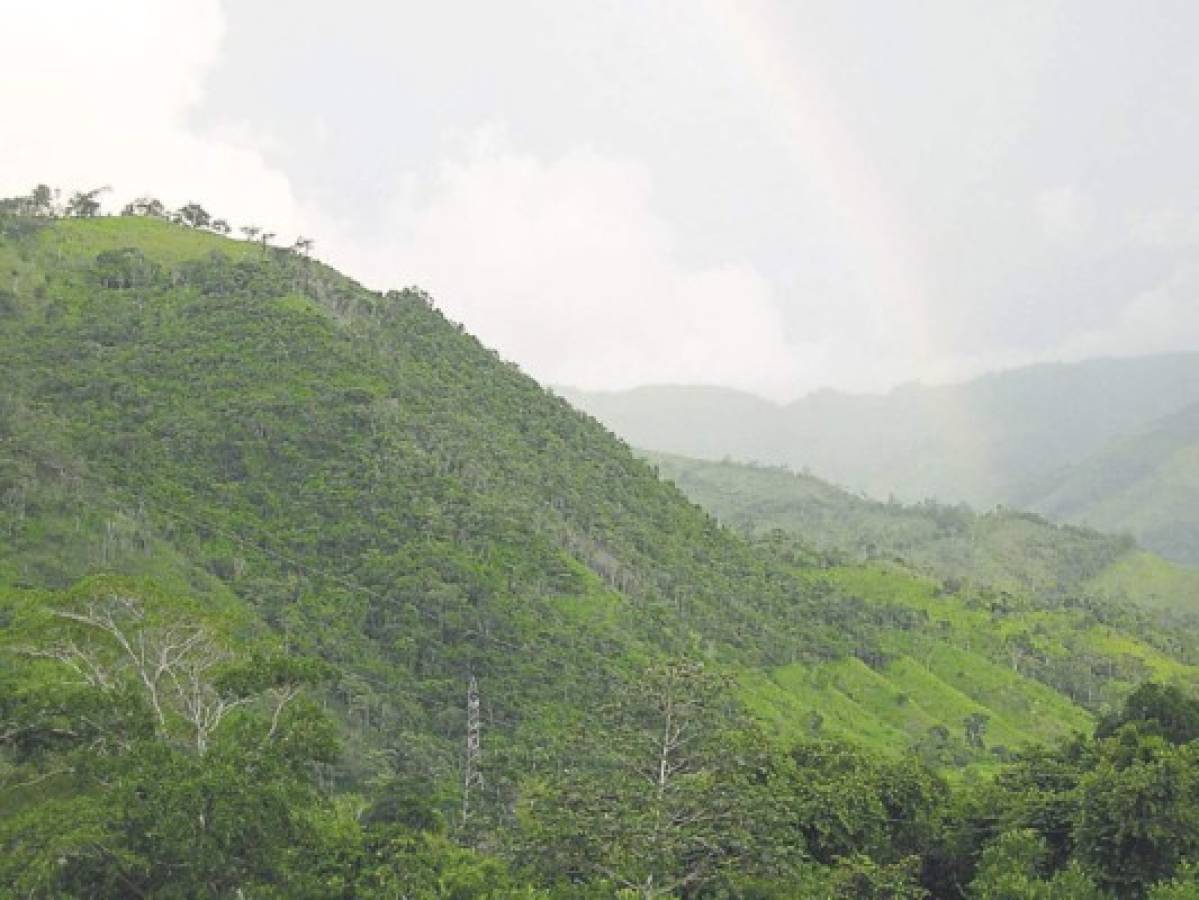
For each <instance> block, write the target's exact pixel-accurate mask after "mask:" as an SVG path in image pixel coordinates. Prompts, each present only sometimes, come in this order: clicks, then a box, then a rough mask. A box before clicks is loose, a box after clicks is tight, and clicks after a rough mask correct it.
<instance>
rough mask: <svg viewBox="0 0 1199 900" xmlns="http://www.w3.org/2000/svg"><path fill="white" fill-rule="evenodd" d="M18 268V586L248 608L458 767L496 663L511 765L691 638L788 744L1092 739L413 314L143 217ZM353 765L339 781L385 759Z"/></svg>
mask: <svg viewBox="0 0 1199 900" xmlns="http://www.w3.org/2000/svg"><path fill="white" fill-rule="evenodd" d="M130 246H134V247H136V248H137V249H138V250H139V251H140V252H141V254H142V255H143V256H144V257H145V259H147V260H148V261H149V262H150V263H153V264H156V265H157V267H158V268H157V269H156V270H154V272H152V273H151V275H148V276H146V277H147V279H148V280H147V281H146V282H145V283H144V284H140V285H139V286H135V287H132V288H123V289H109V288H104V287H102V286H101V285H100V284H99V283H98V282H97V280H96V274H95V265H96V264H95V262H94V260H95V257H96V255H97V254H99V253H102V252H104V251H111V250H120V249H121V248H124V247H130ZM214 249H215V250H219V252H220V253H221V254H222V258H221V259H215V260H214V259H209V258H208V254H209V253H210V252H211V251H213V250H214ZM0 265H3V266H5V267H7V269H8V270H9V271H10V272H11V273H12V274H13V275H14V277H13V279H12V282H13V284H14V290H13V292H12V298H11V299H12V300H13V301H14V302H10V303H9V305H8V307H7V308H6V311H4V312H3V313H0V314H3V315H4V316H5V319H4V327H3V329H0V345H2V346H0V359H2V360H3V363H2V365H3V371H2V372H0V374H3V376H4V377H5V383H6V384H8V385H11V389H10V391H9V392H7V393H6V394H5V396H4V397H3V398H0V439H2V441H3V444H2V446H0V450H2V452H0V481H2V483H0V495H3V496H4V497H5V504H4V505H3V507H2V508H0V532H2V533H3V534H4V535H5V540H4V541H2V542H0V584H2V583H7V584H9V585H20V584H24V585H29V586H34V587H41V586H63V585H67V584H69V583H71V582H72V581H74V580H75V579H77V578H78V577H80V576H82V575H84V574H87V573H89V572H91V571H95V570H97V569H111V570H118V571H124V572H130V573H134V574H144V575H150V576H153V577H154V578H156V579H159V580H161V581H163V582H164V583H165V584H166V585H168V586H169V587H170V588H171V589H173V590H178V591H180V592H187V593H189V594H192V595H194V596H197V597H200V598H201V599H204V598H208V600H209V601H210V602H221V603H237V604H241V605H242V607H244V609H245V610H247V611H248V612H247V614H249V615H253V616H255V617H257V618H259V619H261V621H263V622H265V623H267V625H269V627H271V628H272V629H274V630H276V631H277V632H280V633H282V634H284V635H285V636H286V639H287V640H288V642H289V644H290V646H292V647H293V649H295V650H296V651H297V652H305V653H314V654H318V655H321V656H324V657H327V658H329V659H331V660H332V661H333V662H335V663H337V664H338V665H339V666H340V667H341V669H342V672H343V675H342V678H341V680H340V682H339V683H338V684H337V685H336V686H335V688H334V690H333V693H332V695H331V697H330V700H331V702H332V703H333V704H334V706H335V708H337V709H339V710H340V711H341V712H342V714H343V717H344V718H345V721H346V722H347V727H349V728H350V729H351V732H352V734H353V736H354V741H353V742H352V746H353V747H361V748H368V747H374V748H377V749H379V750H383V751H387V752H388V753H390V754H392V757H391V758H399V759H400V760H401V762H400V763H399V765H400V766H401V767H402V766H406V765H411V766H413V767H419V768H421V769H424V770H432V771H442V772H445V773H447V774H449V773H452V771H453V764H454V758H455V755H456V747H457V744H458V739H459V736H460V735H459V729H460V717H461V711H460V706H461V698H460V695H461V685H462V681H463V678H464V677H465V673H466V672H467V671H471V670H473V671H475V672H476V673H478V674H479V675H480V679H481V683H482V685H483V689H484V693H485V701H484V702H485V706H486V708H487V714H488V716H489V721H492V722H494V723H496V724H495V725H494V726H493V727H494V730H493V732H492V735H493V737H492V745H491V746H492V751H493V753H494V754H495V756H496V757H502V758H504V759H505V760H506V761H507V762H505V765H510V766H511V767H512V769H513V770H519V769H520V768H521V767H522V766H527V765H530V764H532V763H530V762H529V760H530V759H534V758H536V757H537V753H538V752H539V751H538V747H539V746H540V745H541V744H543V743H544V742H545V741H546V740H547V739H548V738H549V737H550V736H551V733H550V732H549V731H547V729H552V728H554V727H556V726H555V724H554V723H556V722H558V721H560V720H561V719H562V718H564V717H568V716H569V715H571V714H572V713H574V712H578V711H579V710H580V708H583V707H585V706H586V705H587V704H588V703H591V702H595V701H597V700H598V699H601V698H602V697H603V695H604V692H605V690H606V689H607V687H608V685H610V684H611V682H612V681H613V680H614V679H618V678H621V677H623V676H624V675H625V674H626V673H628V672H630V671H633V670H634V669H635V668H636V666H637V665H639V664H640V663H641V662H643V661H644V660H646V659H648V658H651V657H654V656H657V655H661V654H665V653H677V652H683V651H686V650H690V651H692V652H696V651H698V652H704V653H707V654H708V655H709V656H710V658H711V659H712V660H713V662H714V663H716V664H719V665H722V666H724V667H727V668H729V669H730V670H732V671H734V672H736V673H740V676H741V677H742V679H743V682H742V683H743V684H744V685H745V696H746V697H747V699H748V700H749V702H750V703H751V705H752V706H753V708H755V709H757V710H759V711H760V712H761V713H762V714H763V715H764V716H766V717H767V718H770V719H772V720H773V721H775V722H776V723H777V725H778V728H779V731H780V733H782V734H784V735H789V736H795V735H797V734H799V733H801V731H802V730H803V729H806V728H807V727H808V725H807V724H806V723H807V712H808V711H810V710H811V709H812V708H814V707H818V708H819V709H820V711H821V713H822V715H824V716H825V718H826V720H827V722H828V726H827V727H828V728H829V729H830V730H831V731H834V732H839V733H843V734H845V735H847V736H851V737H854V738H855V739H858V740H861V741H864V742H867V743H872V744H875V745H878V746H883V745H886V746H888V747H890V748H891V749H897V748H900V747H902V746H904V745H905V743H906V742H907V741H909V740H913V739H915V740H919V739H921V738H922V737H923V736H924V735H926V734H927V731H928V728H929V727H932V724H941V725H944V727H945V728H947V729H949V730H951V731H953V732H955V733H956V732H957V731H959V730H960V726H961V718H962V716H963V715H964V714H967V711H981V710H983V709H984V708H985V709H986V710H987V711H988V712H989V714H990V715H991V716H992V718H993V725H992V733H991V738H990V739H991V740H992V742H1000V739H1001V738H1002V741H1010V742H1012V743H1016V742H1018V741H1019V740H1022V739H1024V738H1034V737H1045V736H1050V735H1051V734H1054V733H1057V732H1058V731H1059V730H1060V729H1062V728H1068V727H1074V726H1075V725H1079V724H1082V723H1085V721H1086V720H1087V714H1086V713H1085V712H1083V711H1082V710H1081V709H1080V708H1079V707H1078V706H1076V705H1074V704H1072V703H1070V702H1069V701H1068V700H1066V699H1065V698H1064V697H1062V696H1061V695H1060V694H1052V693H1050V692H1048V689H1047V688H1045V687H1043V686H1042V685H1041V684H1038V683H1037V682H1036V681H1034V680H1032V679H1030V678H1026V677H1024V676H1023V675H1020V674H1017V673H1016V672H1012V671H1010V670H1009V669H1005V668H1003V667H1002V666H998V665H996V664H995V663H994V662H993V661H992V660H991V659H990V657H989V656H988V655H987V654H985V653H978V652H975V651H973V650H969V649H966V648H965V647H964V646H959V645H960V644H961V643H962V642H961V641H959V640H957V639H956V638H954V639H952V640H950V639H946V638H945V637H944V636H942V635H939V634H935V633H929V634H924V633H921V632H920V631H919V629H916V630H908V631H895V630H893V629H891V628H890V627H889V626H888V624H887V623H888V622H889V621H890V619H892V618H894V616H895V615H896V614H897V613H896V610H897V609H898V610H899V611H900V612H903V611H904V610H908V611H911V610H919V609H921V608H922V604H925V605H927V604H932V603H933V600H934V599H935V598H931V595H930V594H929V593H928V591H924V589H923V588H922V589H921V590H917V589H916V587H914V585H915V584H916V582H914V581H912V578H911V576H910V575H901V574H898V573H891V572H882V571H881V570H880V571H879V572H873V571H872V572H866V571H864V570H857V569H853V568H849V569H843V570H838V571H835V572H832V573H828V572H820V573H811V572H798V573H796V572H792V571H790V570H789V568H788V567H787V566H785V565H782V564H780V563H777V562H773V561H771V560H770V559H768V558H765V557H763V556H762V555H761V554H759V553H757V552H755V551H754V550H752V549H751V548H750V547H748V546H747V545H746V544H745V543H744V542H742V541H741V540H739V539H738V538H737V537H735V536H733V535H732V534H730V533H728V532H726V531H724V530H722V529H720V528H719V527H717V525H716V524H715V523H714V522H713V521H712V520H711V519H710V518H709V517H708V516H707V515H705V514H704V513H703V512H701V511H700V510H699V509H697V508H696V507H694V506H693V505H691V504H690V503H689V502H687V501H686V500H685V499H684V498H683V497H682V496H681V495H680V494H679V493H678V492H677V491H676V490H675V489H673V488H672V487H670V486H667V485H663V484H661V483H660V482H659V481H658V480H657V479H656V477H655V475H654V473H653V471H652V470H651V469H650V468H649V467H648V466H645V465H644V464H642V463H641V462H639V461H638V460H637V459H635V458H634V457H633V455H632V454H631V453H630V452H629V451H628V450H627V448H626V447H624V446H623V445H622V444H620V443H619V442H617V441H615V440H613V439H612V438H611V436H610V435H608V434H607V433H606V432H605V431H604V429H603V428H602V427H600V426H599V425H598V424H597V423H595V422H593V421H591V420H589V419H587V418H585V417H582V416H579V415H578V414H576V413H575V412H574V411H573V410H571V409H569V408H568V407H567V406H566V405H565V404H564V403H562V402H560V401H558V400H557V399H556V398H554V397H552V396H551V395H549V394H547V393H546V392H544V391H542V390H541V389H540V388H539V387H538V386H537V385H536V384H534V383H533V382H532V381H531V380H529V379H527V378H525V377H524V376H522V375H521V374H520V373H519V372H517V371H516V370H515V369H514V368H513V367H511V366H509V365H507V364H505V363H504V362H503V361H501V360H499V359H498V358H497V357H495V355H494V354H492V353H490V352H489V351H487V350H486V349H485V348H483V347H481V346H480V345H478V344H477V342H475V341H474V340H473V339H471V338H469V336H466V335H464V334H463V333H462V332H461V330H460V329H458V328H457V327H455V326H453V325H452V324H450V323H448V322H446V321H445V320H444V319H442V318H441V317H440V316H439V315H438V314H437V313H436V312H435V311H433V310H431V309H429V308H428V307H427V306H426V305H425V303H424V302H423V299H422V298H421V297H419V296H417V295H412V294H400V295H390V296H388V297H381V296H379V295H376V294H372V293H370V292H367V291H364V290H362V289H361V288H358V287H357V286H355V285H353V284H352V283H350V282H348V281H346V280H344V279H342V278H340V277H339V276H337V275H336V274H335V273H332V272H331V271H329V270H326V269H324V268H323V267H320V266H318V265H315V264H314V265H312V266H306V265H305V264H304V263H303V262H302V261H300V260H297V259H295V258H293V257H288V256H286V255H283V254H275V253H271V254H267V255H264V254H263V253H262V251H261V250H260V249H259V248H257V247H254V246H250V245H247V244H244V243H239V242H234V241H229V240H225V239H221V238H217V237H215V236H212V235H208V234H203V233H197V232H194V231H188V230H186V229H182V228H179V227H175V226H169V225H166V224H164V223H161V222H155V221H148V220H130V219H102V220H94V221H70V222H62V223H58V224H56V225H54V226H52V227H50V228H47V229H45V230H42V231H41V232H39V233H37V234H36V235H34V236H32V237H27V238H24V239H22V240H20V241H17V240H13V239H9V240H0ZM151 268H153V267H151ZM139 277H140V276H139ZM922 591H923V592H922ZM855 598H863V599H861V600H855ZM937 603H938V604H939V605H938V606H937V610H938V615H943V616H947V617H951V618H952V617H953V616H955V615H965V612H963V610H965V607H964V606H963V604H962V603H961V601H959V600H957V599H954V598H950V597H946V598H942V599H940V600H938V601H937ZM972 615H973V614H972ZM975 624H977V625H978V627H980V628H982V627H985V625H984V623H982V622H981V621H980V622H978V623H975V622H974V620H973V619H971V620H970V625H971V627H972V628H973V627H974V625H975ZM1108 639H1109V640H1110V637H1109V638H1108ZM1128 640H1130V641H1132V642H1133V644H1136V641H1135V639H1132V638H1129V639H1128ZM1126 650H1127V647H1125V646H1123V645H1122V646H1121V647H1120V650H1119V652H1121V653H1123V652H1125V651H1126ZM858 651H867V652H869V653H872V654H875V655H878V654H886V655H887V656H888V659H889V661H888V662H887V663H886V665H884V666H881V667H879V666H876V667H875V668H874V669H872V668H870V667H867V666H866V665H865V664H863V663H862V662H861V661H860V660H859V659H857V658H854V657H853V656H852V655H850V654H851V652H858ZM1179 672H1181V673H1182V674H1184V675H1186V674H1188V672H1189V670H1185V669H1180V670H1179ZM1113 683H1114V684H1117V686H1119V684H1120V682H1119V680H1118V679H1115V680H1114V681H1113ZM901 694H902V695H904V696H906V698H907V699H904V700H900V699H898V697H899V696H900V695H901ZM1046 709H1050V710H1052V715H1049V716H1046V715H1045V710H1046ZM1059 726H1060V727H1059ZM351 756H352V757H353V758H352V759H350V760H349V761H348V763H347V765H348V768H349V770H350V771H348V772H347V773H346V777H361V776H364V775H365V774H367V773H369V771H370V770H371V767H372V766H375V765H377V764H378V763H377V761H376V762H372V761H371V758H370V757H368V756H367V754H366V753H365V752H361V753H357V755H355V754H351ZM375 759H376V760H377V759H378V757H376V758H375ZM522 760H524V762H522ZM510 774H511V773H497V776H498V777H499V779H501V780H502V778H503V777H507V775H510Z"/></svg>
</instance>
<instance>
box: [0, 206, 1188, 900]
mask: <svg viewBox="0 0 1199 900" xmlns="http://www.w3.org/2000/svg"><path fill="white" fill-rule="evenodd" d="M99 213H100V207H99V203H98V200H97V197H96V196H95V192H93V194H91V195H89V194H82V193H81V194H78V195H76V196H75V197H73V198H71V200H70V202H69V203H68V204H66V205H65V206H64V207H60V206H59V205H58V204H57V202H56V201H55V199H54V195H53V193H52V192H50V191H49V190H44V189H38V190H35V191H34V192H33V193H32V194H31V195H30V196H28V197H22V198H13V199H11V200H8V201H0V276H2V277H0V375H2V383H3V385H4V390H3V392H2V393H0V535H3V540H0V624H2V626H3V627H2V629H0V896H11V897H14V898H15V897H61V896H67V897H72V896H74V897H128V896H135V897H136V896H143V897H150V896H153V897H193V896H213V897H224V896H230V897H233V896H244V897H589V896H590V897H614V896H625V897H647V898H648V897H661V896H683V897H697V898H698V897H745V898H750V897H754V898H772V897H777V898H784V897H846V898H850V897H879V898H884V897H887V898H903V897H928V896H932V897H947V898H955V897H986V898H1005V897H1012V898H1016V897H1046V898H1081V897H1153V898H1157V900H1162V898H1175V897H1190V896H1197V895H1199V893H1197V892H1199V881H1197V879H1199V868H1197V867H1199V765H1197V763H1199V744H1197V743H1196V742H1195V741H1196V739H1197V738H1199V701H1196V699H1195V693H1196V688H1197V686H1199V655H1197V654H1196V651H1195V649H1194V648H1195V646H1196V644H1195V640H1194V639H1195V636H1196V634H1197V631H1196V629H1195V627H1194V625H1193V623H1192V622H1191V620H1190V618H1189V616H1188V615H1187V611H1188V607H1187V604H1186V603H1183V602H1177V603H1175V602H1171V603H1170V604H1168V607H1169V608H1168V609H1163V604H1161V603H1155V602H1149V600H1148V599H1146V598H1147V595H1146V596H1142V595H1139V594H1136V592H1133V593H1132V594H1129V593H1128V592H1124V593H1111V592H1109V593H1104V592H1101V591H1096V590H1093V589H1092V586H1091V585H1090V584H1089V582H1088V578H1087V577H1083V576H1084V575H1087V574H1088V573H1090V572H1091V570H1092V569H1095V571H1096V572H1098V571H1099V570H1100V569H1103V567H1104V566H1107V565H1109V564H1110V563H1114V562H1117V561H1118V560H1117V557H1120V556H1121V555H1122V554H1126V553H1127V552H1129V550H1130V548H1129V547H1128V546H1127V543H1126V542H1123V541H1120V540H1112V539H1102V538H1099V537H1098V536H1094V537H1091V536H1085V537H1083V538H1079V539H1078V540H1077V541H1073V539H1071V541H1073V543H1071V547H1072V548H1073V549H1072V550H1071V551H1070V552H1068V553H1063V555H1062V558H1061V559H1060V560H1056V559H1055V558H1053V557H1050V556H1047V557H1045V558H1044V559H1042V560H1041V563H1040V564H1041V566H1042V567H1043V572H1044V578H1043V579H1042V578H1040V577H1038V579H1036V580H1035V581H1023V582H1022V581H1020V580H1018V579H1009V580H1002V579H996V578H992V577H990V574H989V573H984V572H981V571H979V572H975V573H973V577H970V576H971V574H972V573H971V571H965V570H964V571H955V572H949V571H947V570H941V569H938V568H936V567H934V566H929V565H921V564H920V563H921V560H919V559H915V558H899V559H896V558H894V557H895V556H899V554H892V555H888V554H885V553H870V554H863V553H861V552H860V550H861V548H860V546H859V545H858V544H855V543H854V542H853V541H852V540H848V539H847V541H846V543H847V546H845V547H842V548H838V547H836V546H834V545H833V544H831V543H829V544H822V543H820V542H818V541H813V540H811V539H810V538H808V537H805V535H804V534H803V533H802V531H801V530H798V529H792V530H790V531H787V530H778V529H774V528H773V524H778V523H772V527H771V528H759V527H757V526H756V524H755V523H754V522H752V521H751V522H746V523H736V527H733V528H729V527H726V526H725V525H722V524H721V523H720V521H719V520H718V518H717V516H716V515H713V514H712V513H711V512H708V511H706V510H705V509H703V508H701V507H700V506H697V505H696V504H695V503H693V502H692V501H691V500H689V499H688V498H687V497H686V496H685V495H684V493H683V492H681V491H680V490H679V489H678V488H676V487H675V486H674V485H672V484H671V483H669V482H668V481H665V480H662V479H661V478H659V476H658V472H657V471H656V470H655V468H654V466H653V465H651V464H650V463H647V462H645V461H643V460H641V459H640V458H638V457H637V456H636V455H635V454H634V453H633V451H631V450H630V449H629V447H628V446H626V445H625V444H624V443H622V442H621V441H620V440H618V439H617V438H615V437H614V436H613V435H612V434H610V433H609V432H608V431H607V430H606V429H605V428H604V427H603V426H601V425H600V424H599V423H597V422H596V421H595V420H593V419H591V418H589V417H587V416H586V415H583V414H581V413H579V412H577V411H575V410H574V409H573V408H571V407H570V406H569V405H568V404H567V403H566V402H565V401H563V400H562V399H560V398H558V397H557V396H555V395H554V394H552V393H551V392H549V391H547V390H545V389H543V388H542V387H540V386H539V385H538V384H536V382H534V381H533V380H531V379H529V378H528V377H526V376H525V375H523V374H522V373H521V372H520V371H519V370H518V369H517V368H516V367H514V366H513V365H511V364H510V363H508V362H506V361H504V360H503V359H501V358H499V357H498V356H497V355H496V354H495V353H493V352H491V351H489V350H488V349H487V348H485V347H484V346H482V345H481V344H479V343H478V342H477V341H476V340H475V339H473V338H472V337H471V336H470V335H468V334H466V333H465V332H464V331H463V329H462V328H461V327H460V326H458V325H456V324H454V323H452V322H450V321H448V320H447V319H446V318H444V317H443V316H442V315H441V314H440V313H439V312H438V311H437V310H436V308H435V306H434V303H433V300H432V298H430V297H429V296H428V295H426V294H424V293H423V292H421V291H420V290H417V289H413V288H409V289H405V290H399V291H390V292H387V293H378V292H374V291H370V290H367V289H365V288H363V287H361V286H359V285H357V284H355V283H354V282H352V281H350V280H349V279H347V278H345V277H343V276H341V275H339V274H338V273H336V272H334V271H333V270H331V269H329V268H328V267H326V266H324V265H322V264H321V263H320V262H318V261H317V260H316V259H315V258H314V257H313V254H312V252H311V251H312V249H313V245H312V243H311V242H310V241H306V240H304V239H300V240H297V241H296V243H295V244H293V245H291V246H290V247H277V246H274V245H273V244H272V242H271V239H272V238H273V237H274V236H273V235H269V233H266V232H264V231H263V230H262V229H259V228H251V227H246V228H243V229H242V230H241V231H242V234H243V236H244V237H245V240H234V239H231V238H230V237H228V236H227V235H228V234H229V232H231V230H232V229H231V228H230V226H229V225H228V224H226V223H225V222H223V221H222V220H220V219H219V218H217V217H216V216H213V215H210V214H209V213H208V212H207V211H206V210H204V209H203V208H202V207H200V206H199V205H198V204H189V205H188V206H187V207H184V209H182V210H179V211H176V212H171V211H168V210H165V209H164V208H163V207H162V205H161V204H157V203H156V202H153V201H151V200H150V199H147V200H145V201H143V202H139V203H137V204H131V205H130V207H129V208H127V209H125V210H124V211H123V214H122V215H120V216H102V215H99ZM946 515H948V513H946ZM946 527H947V528H950V530H952V528H953V527H957V526H952V525H947V526H946ZM1088 535H1089V533H1088ZM1067 536H1068V535H1067ZM848 537H851V536H848ZM1074 544H1077V545H1078V546H1077V547H1075V546H1074ZM963 565H964V566H971V565H974V563H973V562H971V561H970V560H969V559H968V560H967V562H966V563H963ZM1055 566H1057V567H1058V568H1056V569H1055V568H1054V567H1055ZM1038 571H1041V570H1038ZM1055 573H1056V574H1055ZM1050 588H1051V589H1050ZM1142 601H1144V602H1142Z"/></svg>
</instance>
